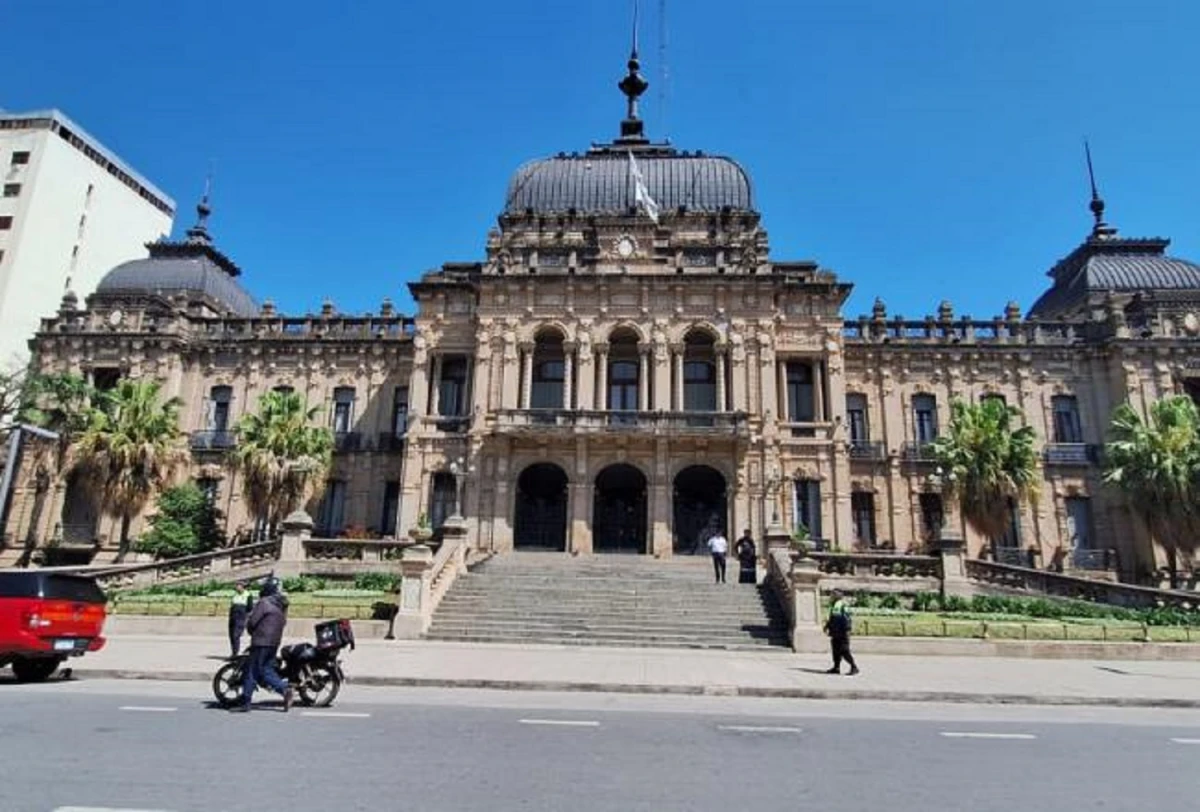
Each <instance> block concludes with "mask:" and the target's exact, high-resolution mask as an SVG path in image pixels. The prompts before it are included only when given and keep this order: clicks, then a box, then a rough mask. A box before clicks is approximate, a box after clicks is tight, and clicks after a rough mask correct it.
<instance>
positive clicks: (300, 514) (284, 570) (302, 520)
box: [276, 510, 313, 576]
mask: <svg viewBox="0 0 1200 812" xmlns="http://www.w3.org/2000/svg"><path fill="white" fill-rule="evenodd" d="M282 529H283V540H282V541H281V542H280V546H279V568H278V571H277V572H276V574H277V575H280V576H289V575H299V574H300V572H301V571H302V570H303V566H304V542H305V540H306V539H308V538H310V537H311V536H312V529H313V520H312V517H311V516H309V515H308V514H307V513H305V512H304V511H303V510H296V511H293V512H292V513H291V514H290V515H289V516H288V517H287V518H286V519H284V520H283V524H282Z"/></svg>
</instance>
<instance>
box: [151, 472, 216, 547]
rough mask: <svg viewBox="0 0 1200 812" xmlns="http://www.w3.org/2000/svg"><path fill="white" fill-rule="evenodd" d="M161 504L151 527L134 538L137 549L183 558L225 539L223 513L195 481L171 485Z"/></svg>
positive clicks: (152, 518) (161, 497) (152, 519)
mask: <svg viewBox="0 0 1200 812" xmlns="http://www.w3.org/2000/svg"><path fill="white" fill-rule="evenodd" d="M157 507H158V512H157V513H156V514H155V515H154V516H152V517H151V518H150V530H148V531H147V532H146V533H144V534H143V535H142V537H141V538H140V539H138V540H137V541H136V542H134V545H133V549H134V550H136V551H137V552H139V553H150V554H151V555H153V556H154V557H155V558H182V557H183V556H187V555H195V554H196V553H203V552H207V551H208V550H212V549H214V548H216V547H217V546H219V545H220V544H222V543H224V541H225V534H224V533H222V532H221V525H220V513H219V512H218V511H217V509H216V507H215V506H214V505H213V504H212V503H211V502H209V501H208V497H207V496H205V495H204V491H202V490H200V488H199V487H197V486H196V484H195V483H192V482H189V483H187V484H184V485H176V486H175V487H172V488H167V489H166V490H165V491H163V492H162V494H161V495H160V496H159V497H158V503H157Z"/></svg>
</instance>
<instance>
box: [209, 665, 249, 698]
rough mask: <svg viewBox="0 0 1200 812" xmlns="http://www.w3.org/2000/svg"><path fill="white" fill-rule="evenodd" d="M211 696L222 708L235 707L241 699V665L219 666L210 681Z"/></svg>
mask: <svg viewBox="0 0 1200 812" xmlns="http://www.w3.org/2000/svg"><path fill="white" fill-rule="evenodd" d="M212 691H213V696H215V697H216V698H217V704H219V705H220V706H221V707H222V708H228V707H231V706H233V705H236V704H237V703H238V702H240V701H241V699H242V665H241V663H237V662H233V663H226V664H225V665H223V666H221V668H220V669H219V670H218V671H217V673H216V674H214V675H213V681H212Z"/></svg>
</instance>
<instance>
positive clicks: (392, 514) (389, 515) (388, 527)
mask: <svg viewBox="0 0 1200 812" xmlns="http://www.w3.org/2000/svg"><path fill="white" fill-rule="evenodd" d="M399 516H400V483H399V482H397V481H395V480H392V481H390V482H385V483H383V515H382V516H381V517H380V519H379V534H380V535H381V536H390V535H393V534H396V535H397V536H399V533H400V529H399V528H398V527H396V520H397V519H398V518H399Z"/></svg>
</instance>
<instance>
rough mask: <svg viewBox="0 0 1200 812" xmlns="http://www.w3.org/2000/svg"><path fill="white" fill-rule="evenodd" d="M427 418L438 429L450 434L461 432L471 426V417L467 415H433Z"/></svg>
mask: <svg viewBox="0 0 1200 812" xmlns="http://www.w3.org/2000/svg"><path fill="white" fill-rule="evenodd" d="M429 419H430V420H432V421H433V425H434V428H436V429H437V430H438V431H444V432H448V433H451V434H461V433H463V432H465V431H466V430H467V429H469V428H471V418H470V416H468V415H434V416H433V417H431V418H429Z"/></svg>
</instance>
